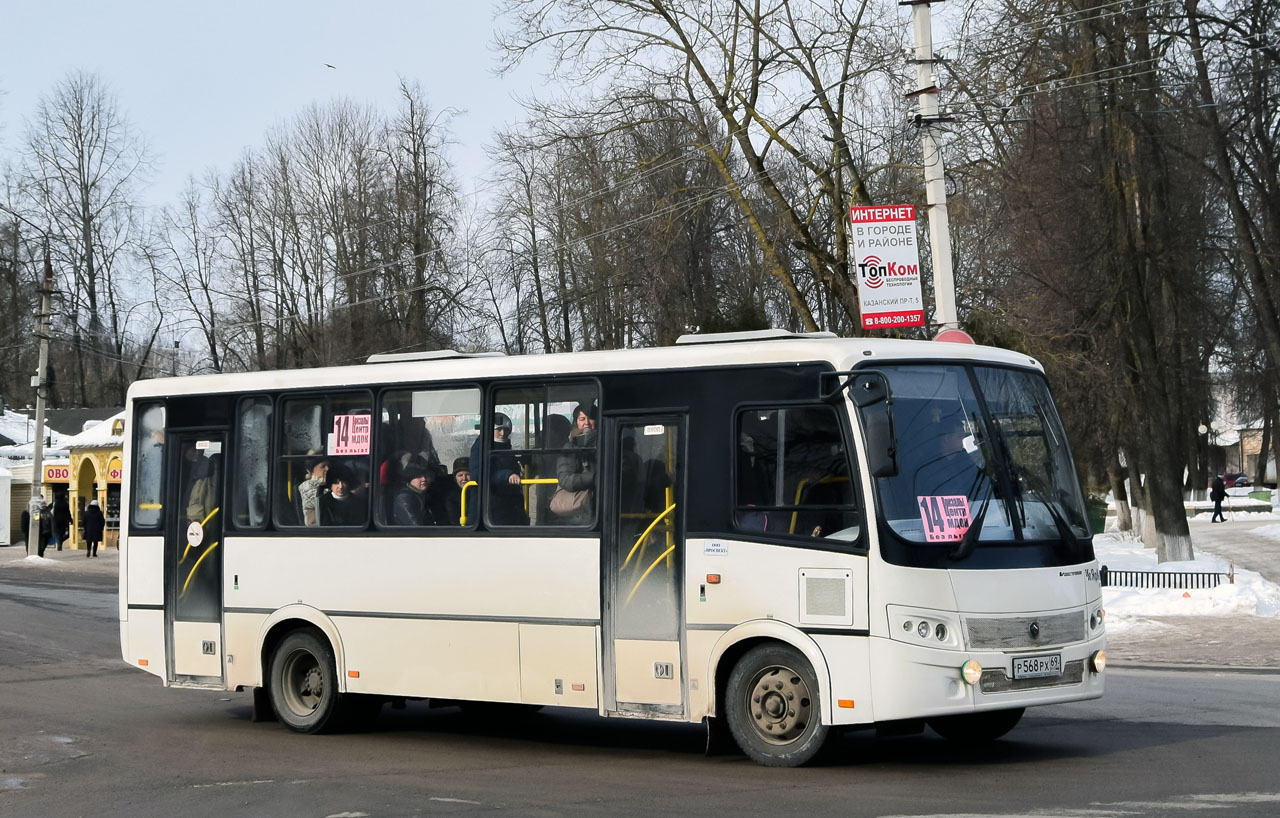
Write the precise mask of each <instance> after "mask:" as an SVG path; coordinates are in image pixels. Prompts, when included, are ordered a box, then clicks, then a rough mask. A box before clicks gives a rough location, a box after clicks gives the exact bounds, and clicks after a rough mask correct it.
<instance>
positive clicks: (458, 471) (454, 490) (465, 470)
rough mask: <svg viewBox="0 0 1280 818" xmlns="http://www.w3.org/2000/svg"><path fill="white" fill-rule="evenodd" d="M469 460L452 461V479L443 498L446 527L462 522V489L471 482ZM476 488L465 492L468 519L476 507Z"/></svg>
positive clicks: (460, 458) (465, 458) (466, 458)
mask: <svg viewBox="0 0 1280 818" xmlns="http://www.w3.org/2000/svg"><path fill="white" fill-rule="evenodd" d="M470 464H471V459H470V458H468V457H459V458H455V459H454V461H453V479H452V480H450V481H448V483H447V484H446V485H448V486H449V491H448V493H446V494H445V498H444V509H445V521H446V523H447V524H448V525H460V524H461V520H462V487H463V486H465V485H466V484H467V483H468V482H470V481H471V465H470ZM475 498H476V487H475V486H472V487H471V489H470V490H469V491H468V492H467V507H468V508H467V517H468V518H470V517H471V515H472V514H473V513H474V509H475V506H476V499H475Z"/></svg>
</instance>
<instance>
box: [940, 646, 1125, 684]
mask: <svg viewBox="0 0 1280 818" xmlns="http://www.w3.org/2000/svg"><path fill="white" fill-rule="evenodd" d="M1098 652H1099V653H1101V652H1102V651H1098ZM960 675H961V676H963V677H964V680H965V682H967V683H968V684H971V685H976V684H977V683H978V682H980V681H982V665H980V664H979V663H978V660H977V659H970V660H969V661H967V662H965V663H964V664H963V665H961V666H960Z"/></svg>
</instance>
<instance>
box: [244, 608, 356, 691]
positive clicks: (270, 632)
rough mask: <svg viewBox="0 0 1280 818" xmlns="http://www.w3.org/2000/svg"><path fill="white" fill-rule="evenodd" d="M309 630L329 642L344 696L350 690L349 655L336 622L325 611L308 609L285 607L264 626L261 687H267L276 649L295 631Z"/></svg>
mask: <svg viewBox="0 0 1280 818" xmlns="http://www.w3.org/2000/svg"><path fill="white" fill-rule="evenodd" d="M306 628H311V629H313V630H316V631H319V632H320V634H321V635H322V636H323V637H324V638H325V639H327V640H328V642H329V649H330V650H332V651H333V660H334V665H335V667H336V670H337V673H338V690H339V691H340V692H343V693H345V692H346V689H347V685H346V675H347V674H346V655H345V653H344V652H343V649H342V639H341V638H340V637H339V636H338V629H337V627H336V626H335V625H334V624H333V620H331V619H330V618H329V617H328V616H326V615H325V614H324V612H323V611H320V610H318V609H316V608H312V607H311V606H309V605H297V604H295V605H289V606H286V607H284V608H281V609H279V610H277V611H276V612H275V613H273V614H271V616H269V617H267V620H266V621H265V622H263V623H262V628H261V633H262V636H261V638H259V640H258V646H259V648H258V668H259V671H260V674H259V678H260V679H261V680H262V684H263V685H264V686H265V685H266V683H267V674H268V673H269V672H270V669H271V656H272V654H273V653H275V649H276V646H278V645H279V644H280V642H281V641H282V640H283V639H284V638H285V637H287V636H288V635H289V634H290V633H292V632H293V631H296V630H302V629H306Z"/></svg>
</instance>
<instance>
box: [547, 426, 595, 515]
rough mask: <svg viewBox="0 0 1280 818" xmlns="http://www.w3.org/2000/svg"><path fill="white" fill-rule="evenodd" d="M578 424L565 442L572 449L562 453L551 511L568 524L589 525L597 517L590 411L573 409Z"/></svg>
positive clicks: (592, 431) (557, 465)
mask: <svg viewBox="0 0 1280 818" xmlns="http://www.w3.org/2000/svg"><path fill="white" fill-rule="evenodd" d="M573 416H574V420H575V423H574V427H573V431H571V432H570V433H569V439H568V441H566V442H565V448H567V449H570V451H568V452H566V453H565V454H562V455H560V460H559V462H558V463H557V464H556V479H557V480H558V481H559V482H558V483H557V487H556V497H553V498H552V499H551V511H552V512H554V513H555V514H556V516H557V517H559V522H561V523H562V524H564V525H589V524H590V523H591V521H592V520H594V519H595V502H594V499H595V487H596V472H595V462H596V452H595V448H596V436H597V433H596V430H595V426H594V425H593V424H592V423H591V415H590V410H589V409H588V408H587V407H585V406H579V407H578V408H576V409H574V410H573Z"/></svg>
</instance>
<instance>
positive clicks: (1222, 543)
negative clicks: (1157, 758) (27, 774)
mask: <svg viewBox="0 0 1280 818" xmlns="http://www.w3.org/2000/svg"><path fill="white" fill-rule="evenodd" d="M1268 522H1273V521H1266V520H1252V521H1242V520H1237V521H1235V522H1228V523H1218V524H1208V523H1199V522H1196V523H1192V524H1191V537H1192V541H1193V542H1194V544H1195V548H1196V549H1197V550H1199V549H1204V550H1205V551H1208V552H1210V553H1212V554H1215V555H1217V556H1219V557H1221V558H1223V559H1226V560H1231V561H1232V562H1234V563H1235V564H1236V566H1237V567H1238V568H1244V569H1247V570H1250V571H1256V572H1258V573H1259V574H1261V575H1262V576H1263V578H1264V579H1267V580H1269V581H1271V582H1274V583H1278V584H1280V541H1277V540H1273V539H1269V538H1266V537H1256V536H1253V535H1251V534H1249V533H1248V532H1249V531H1250V530H1252V529H1254V528H1258V527H1260V526H1262V525H1266V524H1267V523H1268ZM119 570H120V552H119V551H118V550H116V549H114V548H110V549H108V548H99V549H98V557H97V558H95V559H88V558H86V557H85V552H84V551H70V550H63V551H54V550H51V549H50V550H46V551H45V561H44V562H36V561H29V560H27V559H26V551H25V549H23V548H22V547H21V546H16V545H15V546H9V547H5V548H0V579H3V578H4V577H5V576H12V575H14V574H16V573H17V572H24V573H25V572H44V573H47V574H52V573H55V572H56V573H58V574H63V575H74V574H76V573H94V574H110V575H113V576H115V575H118V574H119ZM1117 624H1119V623H1117ZM1107 658H1108V660H1109V662H1110V665H1111V667H1113V668H1125V667H1161V668H1196V669H1210V668H1232V669H1243V668H1257V669H1265V670H1268V671H1274V672H1278V673H1280V617H1272V618H1267V617H1261V616H1163V617H1157V616H1153V617H1144V618H1142V619H1140V620H1138V621H1136V622H1126V623H1125V627H1123V628H1120V627H1117V628H1116V629H1115V630H1113V631H1112V632H1110V633H1109V634H1108V638H1107Z"/></svg>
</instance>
